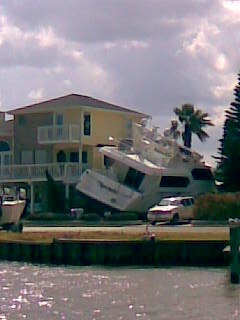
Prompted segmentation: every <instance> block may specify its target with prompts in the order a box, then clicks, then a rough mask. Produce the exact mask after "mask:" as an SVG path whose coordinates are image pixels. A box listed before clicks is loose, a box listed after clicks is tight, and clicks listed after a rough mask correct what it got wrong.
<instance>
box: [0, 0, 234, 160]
mask: <svg viewBox="0 0 240 320" xmlns="http://www.w3.org/2000/svg"><path fill="white" fill-rule="evenodd" d="M239 3H240V2H239V1H224V0H211V1H209V0H195V1H189V0H181V1H179V0H169V1H159V0H131V1H129V0H121V1H113V0H101V1H99V0H82V1H76V0H69V1H68V2H66V1H65V0H51V1H49V0H35V1H32V0H24V1H16V0H2V1H1V4H0V12H1V16H0V85H1V90H2V91H1V92H2V101H3V108H4V109H7V108H8V107H9V108H10V107H18V106H21V105H22V104H25V103H28V102H30V101H31V100H32V99H33V98H34V97H39V98H40V97H41V96H42V98H43V99H46V98H53V97H57V96H59V95H63V94H67V93H70V92H76V93H80V94H81V93H82V94H88V95H92V96H96V97H97V98H102V99H104V100H109V101H110V102H113V103H118V104H120V105H122V106H125V107H131V108H133V109H136V110H139V111H142V112H145V113H149V114H150V115H152V116H153V119H154V121H155V122H157V121H158V122H159V125H160V127H161V128H164V127H167V126H168V125H169V121H170V119H171V118H172V117H174V114H173V109H174V108H175V107H176V106H180V105H181V104H183V103H185V102H191V103H193V104H194V105H195V106H196V107H197V108H201V109H203V110H204V111H206V112H208V113H209V115H210V117H211V118H212V119H213V120H214V122H215V123H216V126H215V127H213V128H210V129H209V132H210V134H211V138H210V139H209V140H208V141H207V142H206V143H204V144H201V143H198V142H196V146H197V148H199V150H201V151H203V152H205V153H208V154H210V153H211V152H212V153H216V149H217V145H218V140H219V139H220V138H221V134H222V128H221V125H222V123H223V121H224V112H223V110H224V108H225V109H226V108H228V106H229V104H230V102H231V100H232V99H233V98H232V96H233V91H232V90H233V86H234V83H235V81H236V73H237V71H238V69H239V54H240V49H239V32H238V30H239V28H240V10H239ZM22 79H24V81H23V80H22ZM13 86H14V94H13V90H12V88H13ZM39 89H41V90H42V91H41V90H39ZM194 146H195V144H194Z"/></svg>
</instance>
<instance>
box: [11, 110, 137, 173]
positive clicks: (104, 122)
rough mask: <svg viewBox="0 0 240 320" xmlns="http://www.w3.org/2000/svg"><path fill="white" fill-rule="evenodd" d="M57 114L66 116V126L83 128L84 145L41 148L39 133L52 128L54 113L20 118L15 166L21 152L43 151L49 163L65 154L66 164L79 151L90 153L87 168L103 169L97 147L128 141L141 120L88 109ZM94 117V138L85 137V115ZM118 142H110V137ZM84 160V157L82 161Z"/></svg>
mask: <svg viewBox="0 0 240 320" xmlns="http://www.w3.org/2000/svg"><path fill="white" fill-rule="evenodd" d="M56 113H63V115H64V125H70V124H75V125H80V126H81V127H82V141H81V144H79V143H57V144H56V143H55V144H51V143H50V144H44V145H43V144H38V142H37V129H38V127H40V126H50V125H53V118H54V113H53V112H48V113H46V112H45V113H31V114H23V115H17V116H16V117H15V121H14V141H15V143H14V163H15V164H20V163H21V151H23V150H32V151H35V150H40V149H44V150H46V153H47V161H46V162H47V163H51V162H56V161H57V153H58V152H59V151H60V150H63V151H64V152H65V154H66V162H69V161H70V153H71V152H79V150H82V151H87V152H88V165H89V167H93V168H97V169H99V168H102V167H103V157H102V155H101V154H100V153H99V152H98V147H97V146H98V145H104V144H106V145H109V144H110V145H111V144H112V145H116V144H117V143H118V140H119V139H124V138H129V137H130V132H131V123H132V122H139V121H140V120H141V117H140V116H136V115H128V114H125V115H124V114H122V113H118V112H114V111H105V110H96V109H92V110H91V109H90V108H87V107H79V108H78V109H73V108H71V109H67V110H66V109H65V110H64V109H60V110H58V111H57V112H56ZM85 113H88V114H90V115H91V135H90V136H84V135H83V120H84V114H85ZM110 136H112V137H114V138H115V141H109V137H110ZM80 160H81V157H80Z"/></svg>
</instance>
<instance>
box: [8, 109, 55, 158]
mask: <svg viewBox="0 0 240 320" xmlns="http://www.w3.org/2000/svg"><path fill="white" fill-rule="evenodd" d="M51 124H52V114H51V113H34V114H33V113H32V114H24V115H17V116H16V117H15V121H14V133H13V134H14V163H15V164H20V163H21V151H22V150H33V151H34V150H40V149H44V150H46V151H47V162H52V146H51V145H41V144H38V142H37V128H38V127H39V126H47V125H51Z"/></svg>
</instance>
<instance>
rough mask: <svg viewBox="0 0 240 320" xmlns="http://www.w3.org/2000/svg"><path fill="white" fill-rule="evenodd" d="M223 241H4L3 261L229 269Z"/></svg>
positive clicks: (0, 253) (0, 251)
mask: <svg viewBox="0 0 240 320" xmlns="http://www.w3.org/2000/svg"><path fill="white" fill-rule="evenodd" d="M226 245H228V241H223V240H193V241H191V240H131V241H123V240H79V239H64V238H60V239H54V240H53V241H52V242H50V243H44V242H34V241H21V240H19V241H7V240H4V241H2V240H1V241H0V259H1V260H10V261H24V262H30V263H43V264H54V265H59V264H65V265H79V266H81V265H104V266H152V267H155V266H208V267H209V266H225V265H228V264H229V258H228V256H226V255H224V253H223V249H224V247H225V246H226Z"/></svg>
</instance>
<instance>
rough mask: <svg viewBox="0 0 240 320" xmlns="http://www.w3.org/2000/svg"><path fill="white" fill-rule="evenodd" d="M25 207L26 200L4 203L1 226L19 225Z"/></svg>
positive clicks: (0, 218) (0, 220) (0, 219)
mask: <svg viewBox="0 0 240 320" xmlns="http://www.w3.org/2000/svg"><path fill="white" fill-rule="evenodd" d="M24 207H25V200H13V201H3V204H2V206H1V210H2V214H1V217H0V225H4V224H17V223H18V222H19V220H20V218H21V215H22V213H23V210H24Z"/></svg>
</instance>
